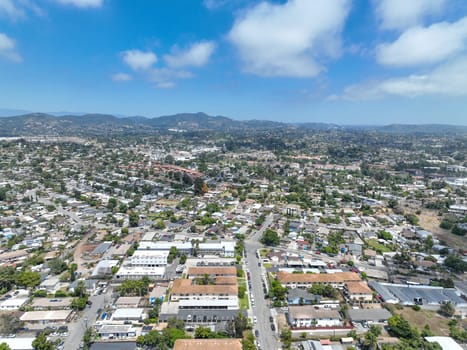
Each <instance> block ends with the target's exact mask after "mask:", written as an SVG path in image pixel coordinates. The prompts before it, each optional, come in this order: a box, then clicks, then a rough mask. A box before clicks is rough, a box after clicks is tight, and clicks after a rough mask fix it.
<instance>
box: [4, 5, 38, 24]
mask: <svg viewBox="0 0 467 350" xmlns="http://www.w3.org/2000/svg"><path fill="white" fill-rule="evenodd" d="M30 12H32V13H34V14H35V15H37V16H42V15H44V11H43V10H42V9H41V8H40V7H39V6H38V5H37V4H36V3H35V2H34V1H32V0H16V1H15V0H0V17H6V18H8V19H10V20H13V21H16V20H18V19H24V18H26V17H27V15H28V14H29V13H30Z"/></svg>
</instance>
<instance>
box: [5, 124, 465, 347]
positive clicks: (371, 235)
mask: <svg viewBox="0 0 467 350" xmlns="http://www.w3.org/2000/svg"><path fill="white" fill-rule="evenodd" d="M276 132H279V131H276ZM272 134H274V133H273V132H272ZM298 136H300V137H298ZM281 137H282V139H283V141H284V142H286V143H288V146H287V147H283V148H280V149H278V148H277V146H276V145H272V146H271V142H273V137H272V136H271V137H269V138H266V139H265V140H262V141H259V140H255V139H254V137H252V135H249V134H248V133H246V134H244V135H238V137H237V138H236V139H235V140H233V139H231V140H229V141H228V142H227V141H226V140H225V139H224V137H221V136H219V135H217V136H216V135H211V134H210V133H207V134H206V135H205V137H204V138H203V139H200V138H199V137H198V136H197V135H195V136H189V135H185V133H180V132H168V133H167V134H161V135H158V136H157V137H145V138H134V137H131V136H128V137H126V138H125V137H121V138H109V139H102V140H99V139H93V138H86V137H83V138H75V139H72V140H70V139H69V138H67V137H63V138H60V137H58V138H54V139H48V138H47V137H44V138H43V139H40V138H38V139H37V138H31V139H29V138H27V137H26V138H18V139H16V138H15V139H10V138H4V139H2V140H0V163H1V167H0V213H1V215H0V235H1V248H0V276H1V278H0V292H1V297H0V334H1V336H0V344H1V343H5V344H7V345H8V346H9V348H10V349H13V350H33V349H37V348H38V343H41V344H46V345H47V344H49V345H50V346H51V348H53V349H66V350H68V349H70V350H75V349H92V350H95V349H120V348H121V349H132V350H134V349H175V350H181V349H198V348H199V349H201V348H202V349H205V350H207V349H220V348H222V349H232V350H238V349H267V350H270V349H274V350H275V349H314V350H317V349H336V350H338V349H339V350H340V349H376V348H379V349H386V350H391V349H421V348H423V349H440V348H441V349H455V348H454V347H451V346H454V345H446V346H445V345H443V344H456V346H459V347H460V348H462V347H461V344H464V343H465V342H466V341H467V330H466V327H467V323H466V320H465V315H466V312H467V298H466V296H467V283H465V272H466V271H467V259H466V257H467V244H466V241H465V234H466V233H467V229H466V227H465V225H466V222H467V217H466V216H465V215H466V210H465V205H466V203H467V202H466V200H467V199H466V198H467V197H466V188H465V184H463V183H462V181H461V180H462V179H465V177H466V176H467V174H466V170H465V169H466V168H465V165H466V163H465V158H463V157H465V156H466V152H467V149H466V148H465V147H464V148H462V149H460V150H459V151H458V153H457V155H456V156H455V157H453V156H452V155H451V153H449V152H447V151H446V152H444V151H443V149H440V147H439V145H444V144H449V143H450V142H454V141H452V140H448V139H435V138H428V137H423V136H418V137H414V141H413V142H414V146H413V149H411V150H408V149H406V148H404V147H402V146H399V145H400V143H401V142H403V140H404V137H403V136H391V137H389V136H383V135H376V136H375V135H373V136H372V135H370V136H368V137H369V139H371V138H374V142H380V143H381V144H383V145H384V147H383V146H380V148H378V152H376V151H364V150H358V152H357V150H356V147H357V146H358V144H359V140H358V135H354V134H352V133H346V132H342V133H337V136H334V137H333V138H332V139H330V136H329V135H328V134H327V133H326V132H323V133H319V132H315V133H308V132H303V131H300V130H297V131H293V130H291V131H289V132H288V133H285V134H281ZM385 137H387V138H389V141H388V140H386V139H385ZM349 139H351V140H352V141H351V142H352V143H350V145H349V142H350V141H348V140H349ZM298 140H301V141H300V142H301V143H300V144H297V142H298ZM258 142H259V143H258ZM261 142H262V143H261ZM336 144H341V145H342V147H343V149H344V151H342V152H341V151H340V150H339V149H338V148H336V147H337V146H335V145H336ZM355 144H356V145H357V146H355ZM464 145H465V144H464ZM256 149H261V150H256ZM181 155H183V157H182V156H181ZM47 346H48V345H47ZM116 346H119V347H116Z"/></svg>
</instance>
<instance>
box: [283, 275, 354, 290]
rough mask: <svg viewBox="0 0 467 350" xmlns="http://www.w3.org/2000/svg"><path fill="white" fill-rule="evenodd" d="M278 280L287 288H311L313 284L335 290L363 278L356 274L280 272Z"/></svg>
mask: <svg viewBox="0 0 467 350" xmlns="http://www.w3.org/2000/svg"><path fill="white" fill-rule="evenodd" d="M277 280H278V281H279V282H280V284H281V285H282V286H283V287H286V288H309V287H311V286H312V285H313V284H326V285H331V286H333V287H334V288H342V287H344V285H345V283H346V282H359V281H361V278H360V276H359V275H358V274H357V273H355V272H336V273H332V274H330V273H329V274H328V273H319V274H302V273H289V272H285V271H279V272H278V273H277Z"/></svg>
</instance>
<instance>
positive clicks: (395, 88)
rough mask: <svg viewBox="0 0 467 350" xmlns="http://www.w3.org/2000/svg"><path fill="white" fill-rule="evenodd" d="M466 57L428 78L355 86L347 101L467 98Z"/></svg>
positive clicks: (431, 73) (449, 64) (427, 75)
mask: <svg viewBox="0 0 467 350" xmlns="http://www.w3.org/2000/svg"><path fill="white" fill-rule="evenodd" d="M465 72H467V56H464V57H461V58H458V59H455V60H453V61H449V62H446V63H444V64H442V65H441V66H439V67H437V68H435V69H433V70H431V71H429V72H426V73H425V74H418V75H415V74H413V75H409V76H405V77H398V78H391V79H385V80H381V81H376V82H369V83H365V84H358V85H352V86H349V87H347V88H346V89H345V91H344V95H343V96H342V97H343V98H344V99H350V100H368V99H375V98H382V97H385V96H405V97H417V96H423V95H446V96H467V75H466V74H465Z"/></svg>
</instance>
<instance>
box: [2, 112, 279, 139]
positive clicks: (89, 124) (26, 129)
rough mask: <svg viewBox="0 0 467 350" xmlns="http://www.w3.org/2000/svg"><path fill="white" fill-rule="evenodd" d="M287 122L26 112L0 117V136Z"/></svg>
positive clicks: (145, 131)
mask: <svg viewBox="0 0 467 350" xmlns="http://www.w3.org/2000/svg"><path fill="white" fill-rule="evenodd" d="M286 125H287V124H284V123H278V122H272V121H263V120H251V121H238V120H233V119H230V118H227V117H222V116H217V117H213V116H209V115H207V114H205V113H182V114H175V115H169V116H162V117H157V118H145V117H125V118H118V117H115V116H113V115H106V114H86V115H81V116H78V115H64V116H59V117H56V116H53V115H50V114H45V113H29V114H25V115H19V116H14V117H4V118H0V136H3V137H5V136H36V135H53V136H59V135H78V136H79V135H81V136H84V135H90V136H111V135H122V134H148V133H151V132H155V131H160V130H164V131H166V130H168V129H179V130H185V131H196V130H198V131H199V130H240V129H244V128H248V129H270V128H278V127H284V126H286Z"/></svg>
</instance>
